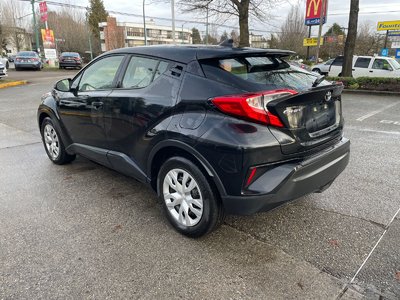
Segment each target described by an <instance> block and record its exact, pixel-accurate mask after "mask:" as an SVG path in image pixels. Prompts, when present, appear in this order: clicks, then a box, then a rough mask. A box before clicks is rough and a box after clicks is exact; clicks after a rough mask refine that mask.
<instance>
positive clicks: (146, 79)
mask: <svg viewBox="0 0 400 300" xmlns="http://www.w3.org/2000/svg"><path fill="white" fill-rule="evenodd" d="M161 63H164V64H165V62H160V61H159V60H156V59H151V58H145V57H138V56H132V58H131V60H130V62H129V65H128V67H127V69H126V72H125V76H124V79H123V80H122V88H128V89H138V88H144V87H146V86H148V85H149V84H150V83H151V82H152V81H153V80H154V78H155V77H156V76H157V77H158V76H159V75H160V74H161V73H160V72H161V71H162V70H160V69H159V67H160V66H159V64H161ZM164 64H163V66H164ZM166 64H167V66H168V63H166ZM165 68H166V66H165ZM164 71H165V70H164ZM157 74H158V75H157Z"/></svg>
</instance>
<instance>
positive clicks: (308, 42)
mask: <svg viewBox="0 0 400 300" xmlns="http://www.w3.org/2000/svg"><path fill="white" fill-rule="evenodd" d="M317 44H318V38H305V39H304V40H303V46H304V47H313V46H317ZM323 44H324V38H321V41H320V45H321V46H322V45H323Z"/></svg>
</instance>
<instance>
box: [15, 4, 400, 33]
mask: <svg viewBox="0 0 400 300" xmlns="http://www.w3.org/2000/svg"><path fill="white" fill-rule="evenodd" d="M19 1H23V2H30V1H31V0H19ZM46 2H47V4H48V5H54V6H60V7H68V8H76V9H82V10H87V9H88V7H87V6H83V5H76V4H69V3H62V2H57V1H46ZM107 12H108V13H110V14H114V15H120V16H127V17H135V18H142V17H143V16H142V15H140V14H133V13H126V12H121V11H115V10H107ZM382 13H383V12H359V14H360V15H369V14H382ZM385 13H400V10H391V11H386V12H385ZM341 15H346V16H347V15H348V13H339V12H338V13H330V14H329V16H341ZM147 17H148V18H150V19H154V20H160V21H171V18H165V17H154V16H147ZM175 21H176V22H181V23H191V24H201V25H206V24H207V22H205V21H195V20H187V19H176V20H175ZM208 24H209V25H211V26H217V27H222V28H228V29H239V26H232V25H225V24H218V23H208ZM250 31H252V32H253V31H254V32H264V33H279V32H278V31H273V30H262V29H255V28H251V29H250Z"/></svg>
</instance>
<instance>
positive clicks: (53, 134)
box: [40, 117, 76, 165]
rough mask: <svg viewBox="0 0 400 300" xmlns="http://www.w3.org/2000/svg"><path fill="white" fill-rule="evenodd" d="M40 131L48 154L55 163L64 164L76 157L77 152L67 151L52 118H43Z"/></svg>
mask: <svg viewBox="0 0 400 300" xmlns="http://www.w3.org/2000/svg"><path fill="white" fill-rule="evenodd" d="M40 133H41V135H42V142H43V146H44V149H45V150H46V153H47V156H48V157H49V159H50V160H51V161H52V162H53V163H55V164H57V165H63V164H67V163H69V162H71V161H73V160H74V159H75V157H76V155H75V154H73V155H71V154H68V153H67V152H66V151H65V146H64V143H63V141H62V140H61V136H60V134H59V132H58V130H57V129H56V126H54V123H53V120H52V119H50V118H49V117H47V118H45V119H44V120H43V122H42V125H41V128H40Z"/></svg>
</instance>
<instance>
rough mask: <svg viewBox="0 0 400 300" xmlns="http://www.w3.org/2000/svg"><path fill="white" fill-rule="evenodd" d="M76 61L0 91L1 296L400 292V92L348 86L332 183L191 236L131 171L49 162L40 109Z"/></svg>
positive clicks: (388, 295)
mask: <svg viewBox="0 0 400 300" xmlns="http://www.w3.org/2000/svg"><path fill="white" fill-rule="evenodd" d="M74 72H75V71H67V72H65V71H64V72H21V73H19V72H18V74H17V73H16V72H14V71H12V70H11V71H10V77H11V78H16V77H18V76H22V77H25V78H27V77H28V80H29V81H30V82H31V83H30V84H28V85H26V86H19V87H13V88H8V89H3V90H0V166H1V172H0V299H38V298H42V299H58V298H72V299H82V298H85V299H86V298H87V299H105V298H113V299H117V298H118V299H120V298H140V299H188V298H192V299H207V298H208V299H339V298H340V299H363V298H369V299H381V298H379V297H382V298H383V299H399V298H400V250H399V245H400V213H399V208H400V193H399V187H400V176H399V170H400V160H399V157H400V147H399V146H400V117H399V116H400V99H399V98H398V97H393V96H392V97H391V96H374V95H353V94H345V95H344V96H343V103H344V115H345V118H346V130H345V135H346V136H347V137H349V138H350V139H351V141H352V153H351V161H350V164H349V166H348V168H347V169H346V170H345V172H344V173H343V174H342V175H341V176H340V177H339V178H338V179H337V180H336V181H335V182H334V184H333V185H332V186H331V187H330V188H329V189H328V190H327V191H325V192H324V193H322V194H313V195H309V196H306V197H303V198H301V199H299V200H298V201H295V202H292V203H290V204H287V205H285V206H283V207H280V208H278V209H275V210H273V211H270V212H267V213H261V214H258V215H255V216H250V217H237V216H229V217H227V219H226V221H225V223H224V224H223V225H222V226H221V227H220V228H219V229H218V230H217V231H215V232H214V233H212V234H211V235H209V236H207V237H204V238H201V239H197V240H192V239H188V238H185V237H183V236H181V235H179V234H178V233H176V232H175V231H174V230H173V229H172V228H171V227H170V226H169V225H168V224H167V222H166V220H165V218H164V216H163V213H162V209H161V205H160V204H159V203H158V202H157V198H156V196H155V194H154V193H153V192H152V191H151V190H149V189H147V188H146V187H145V186H143V185H142V184H140V183H138V182H136V181H135V180H133V179H131V178H128V177H125V176H123V175H120V174H118V173H116V172H114V171H112V170H109V169H107V168H104V167H102V166H99V165H97V164H95V163H93V162H91V161H88V160H86V159H84V158H81V157H79V158H78V159H77V160H76V161H74V162H73V163H72V164H70V165H66V166H56V165H54V164H52V163H51V162H50V161H49V160H48V158H47V156H46V154H45V151H44V149H43V145H42V144H41V141H40V135H39V131H38V128H37V124H36V108H37V106H38V104H39V102H40V96H41V95H42V94H43V93H45V92H47V91H49V89H50V88H51V87H52V86H53V84H54V82H55V81H56V80H57V79H61V78H65V77H71V76H72V74H73V73H74Z"/></svg>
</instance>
